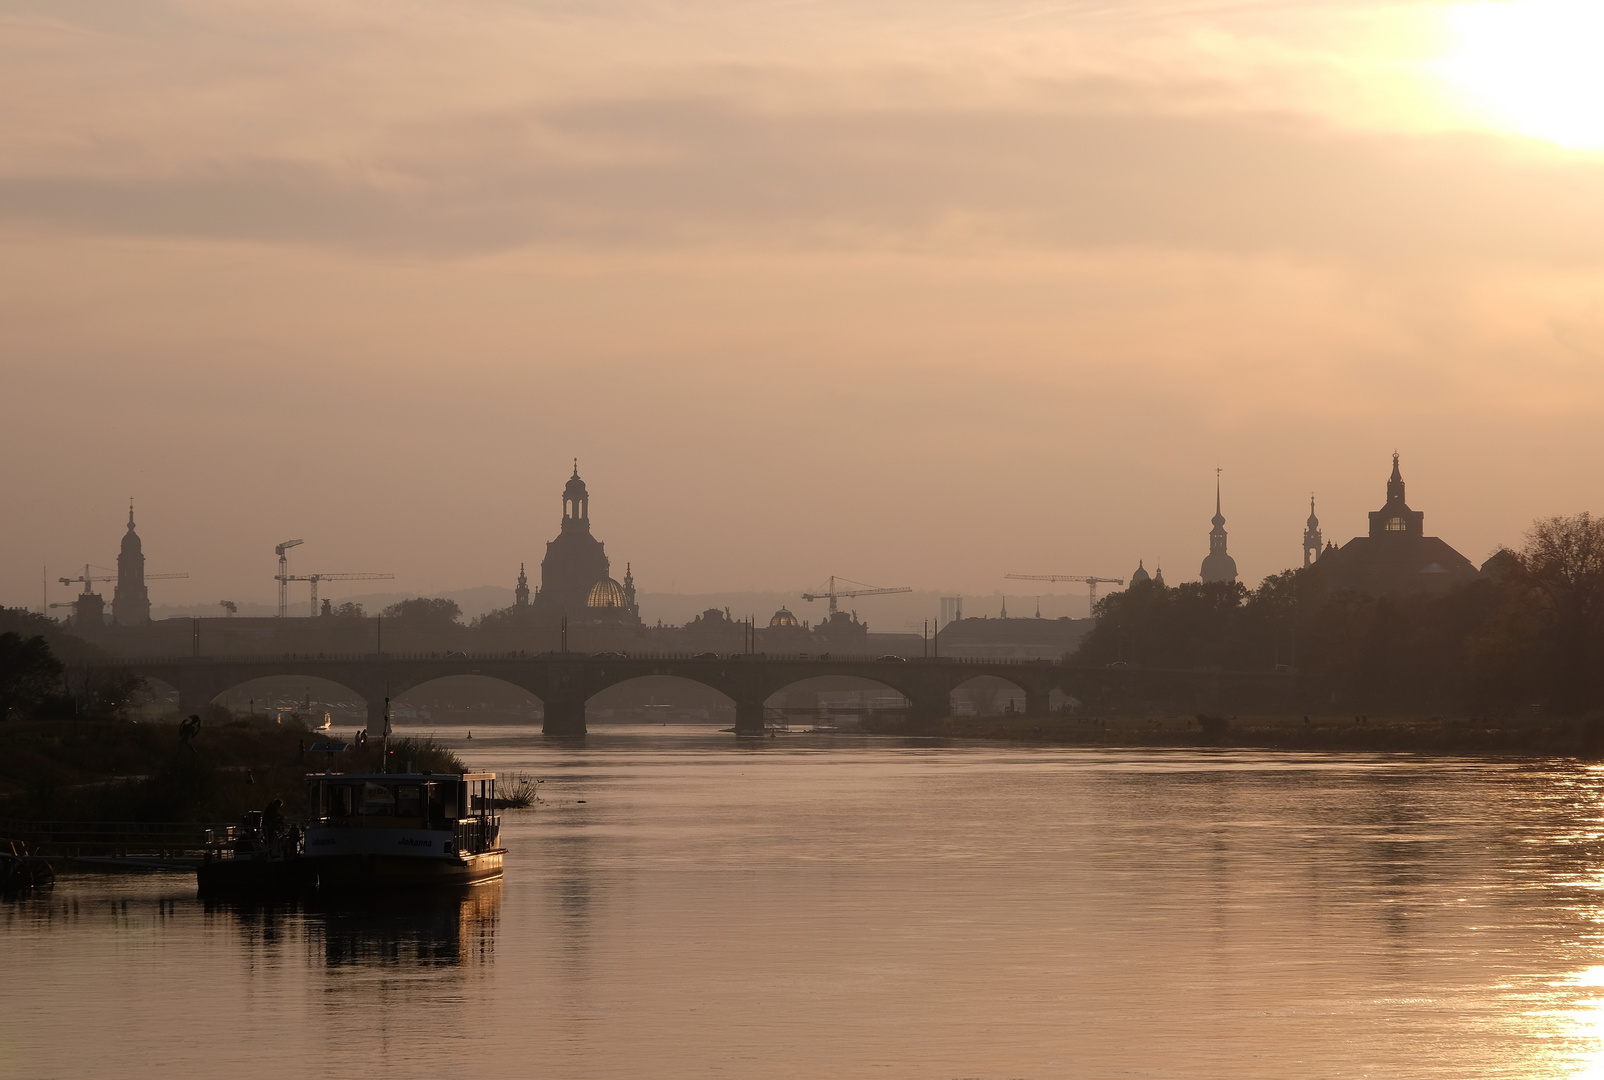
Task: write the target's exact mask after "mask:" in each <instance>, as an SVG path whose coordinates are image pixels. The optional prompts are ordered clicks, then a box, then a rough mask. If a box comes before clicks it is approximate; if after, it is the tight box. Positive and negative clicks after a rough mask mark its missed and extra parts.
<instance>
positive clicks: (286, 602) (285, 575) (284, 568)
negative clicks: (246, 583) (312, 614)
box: [273, 540, 306, 619]
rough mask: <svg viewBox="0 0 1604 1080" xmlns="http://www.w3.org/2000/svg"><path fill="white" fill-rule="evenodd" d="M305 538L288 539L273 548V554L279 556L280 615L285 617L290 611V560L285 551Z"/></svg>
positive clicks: (303, 541) (302, 542)
mask: <svg viewBox="0 0 1604 1080" xmlns="http://www.w3.org/2000/svg"><path fill="white" fill-rule="evenodd" d="M304 543H306V541H305V540H286V541H284V542H283V543H282V544H279V545H277V546H276V547H274V548H273V554H275V555H277V556H278V577H277V578H275V580H276V581H277V582H278V617H279V618H281V619H282V618H283V617H284V616H286V615H288V614H289V613H290V560H289V556H287V555H286V554H285V552H287V551H289V550H290V548H292V547H295V546H296V545H298V544H304Z"/></svg>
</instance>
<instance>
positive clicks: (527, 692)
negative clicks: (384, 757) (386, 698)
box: [390, 672, 545, 725]
mask: <svg viewBox="0 0 1604 1080" xmlns="http://www.w3.org/2000/svg"><path fill="white" fill-rule="evenodd" d="M443 699H455V701H449V700H447V701H445V703H444V704H442V701H443ZM464 701H466V702H467V704H462V703H463V702H464ZM476 706H477V707H478V708H479V709H480V710H481V712H482V713H484V714H485V715H487V717H488V716H502V717H516V718H520V719H523V720H525V721H527V722H533V721H536V720H538V719H540V717H541V716H542V715H543V714H544V710H545V700H544V698H543V697H542V696H541V695H540V694H538V693H536V692H535V691H534V690H531V689H530V688H529V687H527V686H525V685H523V683H522V682H520V681H518V680H517V679H516V678H507V677H506V676H505V675H503V674H502V673H500V672H498V673H495V674H486V673H484V672H469V673H460V672H453V673H451V674H436V675H434V676H433V677H432V678H424V679H418V680H413V681H409V682H408V683H407V685H406V686H405V687H404V688H403V689H399V690H397V689H395V688H394V687H391V694H390V716H391V721H392V724H396V725H399V724H404V723H411V722H413V721H418V722H424V723H427V722H430V721H434V722H438V721H439V720H441V719H442V716H441V715H440V714H441V713H442V712H444V713H446V714H447V717H448V718H449V719H450V720H451V721H452V722H459V721H460V722H464V723H466V722H469V721H471V720H472V719H473V710H474V708H475V707H476Z"/></svg>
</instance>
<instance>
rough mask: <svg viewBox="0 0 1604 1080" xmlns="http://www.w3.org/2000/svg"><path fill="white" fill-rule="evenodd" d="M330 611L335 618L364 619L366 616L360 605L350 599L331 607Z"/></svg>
mask: <svg viewBox="0 0 1604 1080" xmlns="http://www.w3.org/2000/svg"><path fill="white" fill-rule="evenodd" d="M332 613H333V615H334V617H335V618H336V619H365V618H367V612H365V611H363V610H362V605H361V604H358V603H355V602H353V601H350V600H347V601H346V602H345V603H343V604H341V605H340V606H339V607H337V608H334V609H332Z"/></svg>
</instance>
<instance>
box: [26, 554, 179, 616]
mask: <svg viewBox="0 0 1604 1080" xmlns="http://www.w3.org/2000/svg"><path fill="white" fill-rule="evenodd" d="M106 569H107V568H106V567H104V566H94V565H93V564H91V563H85V564H84V572H83V573H82V574H81V575H79V576H78V577H64V578H57V579H56V580H57V581H59V582H61V583H62V584H63V585H74V584H77V583H78V582H82V583H83V587H84V592H86V593H87V592H89V591H90V588H91V586H92V585H93V584H94V583H95V582H97V581H116V580H117V575H116V574H113V573H111V572H110V571H107V573H105V574H92V573H90V571H91V570H106ZM187 577H189V575H188V574H146V575H145V580H146V581H176V580H178V579H180V578H187ZM50 606H51V607H71V606H72V605H70V604H66V605H61V604H51V605H50Z"/></svg>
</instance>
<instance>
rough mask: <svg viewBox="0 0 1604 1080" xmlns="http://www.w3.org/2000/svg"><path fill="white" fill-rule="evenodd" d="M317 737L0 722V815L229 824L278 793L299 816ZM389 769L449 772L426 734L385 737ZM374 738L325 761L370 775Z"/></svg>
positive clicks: (119, 723) (376, 753) (320, 762)
mask: <svg viewBox="0 0 1604 1080" xmlns="http://www.w3.org/2000/svg"><path fill="white" fill-rule="evenodd" d="M324 737H325V736H323V735H321V734H319V733H314V732H310V731H307V730H306V729H305V728H304V727H301V726H299V725H293V724H284V725H280V724H265V725H264V724H261V723H259V722H258V723H253V722H251V721H246V720H239V721H233V722H228V723H222V724H214V725H208V726H204V727H202V728H201V730H200V731H199V732H198V733H196V734H195V735H194V737H193V738H192V739H191V740H190V741H188V742H185V741H184V740H183V739H182V738H181V737H180V733H179V728H178V725H176V724H149V723H137V724H136V723H131V722H129V721H123V720H108V721H94V722H91V721H84V722H80V723H72V722H65V721H12V722H10V723H5V724H0V817H10V818H27V819H33V820H46V819H48V820H57V821H103V822H116V821H147V822H189V821H233V820H235V819H237V818H238V817H239V816H240V815H241V814H243V813H245V812H246V811H247V810H260V809H262V808H263V807H264V806H266V805H267V803H269V802H270V801H272V800H273V799H281V800H283V803H284V812H285V814H286V815H287V816H289V815H295V814H299V813H303V812H304V811H305V810H306V809H307V808H306V807H305V805H304V804H305V800H306V783H305V779H304V778H305V776H306V774H307V773H308V772H313V771H316V770H318V769H321V768H323V766H324V764H325V762H326V759H325V757H324V755H322V754H312V753H310V752H309V748H310V747H311V746H312V745H313V744H315V743H317V742H318V741H320V740H321V739H323V738H324ZM390 749H391V751H392V757H391V761H392V763H393V766H401V767H405V766H407V765H410V766H412V767H414V768H417V769H420V770H424V769H426V770H429V771H432V772H458V771H461V769H462V762H461V761H460V760H458V758H457V757H456V755H455V754H452V753H451V752H450V751H448V750H445V749H442V748H440V747H437V746H435V745H434V744H433V742H432V741H429V740H420V739H394V738H392V739H391V740H390ZM380 756H381V755H380V749H379V744H378V742H377V741H374V742H370V743H369V744H368V745H367V746H366V747H364V748H360V749H359V748H357V747H354V746H353V747H350V748H348V749H347V750H345V751H344V752H342V753H340V754H339V755H338V757H337V759H336V761H335V767H336V768H339V769H342V770H345V771H350V772H362V771H373V772H377V771H379V768H380Z"/></svg>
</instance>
